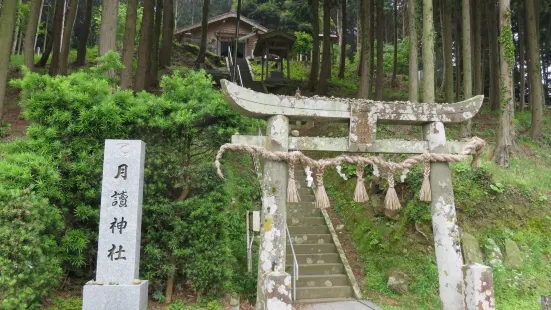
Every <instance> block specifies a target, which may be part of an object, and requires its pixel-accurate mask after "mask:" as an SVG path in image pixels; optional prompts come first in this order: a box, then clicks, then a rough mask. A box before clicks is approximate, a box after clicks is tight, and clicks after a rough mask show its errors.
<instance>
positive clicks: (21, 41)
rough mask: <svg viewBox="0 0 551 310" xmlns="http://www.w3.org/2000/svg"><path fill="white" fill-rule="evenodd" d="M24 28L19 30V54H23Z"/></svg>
mask: <svg viewBox="0 0 551 310" xmlns="http://www.w3.org/2000/svg"><path fill="white" fill-rule="evenodd" d="M23 37H24V34H23V28H21V30H20V31H19V39H18V40H17V55H21V53H22V50H23Z"/></svg>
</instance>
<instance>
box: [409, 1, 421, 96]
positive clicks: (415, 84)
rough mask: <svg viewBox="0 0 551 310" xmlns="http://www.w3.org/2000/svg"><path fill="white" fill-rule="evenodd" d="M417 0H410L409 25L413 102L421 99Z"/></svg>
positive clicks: (410, 84) (410, 75) (410, 89)
mask: <svg viewBox="0 0 551 310" xmlns="http://www.w3.org/2000/svg"><path fill="white" fill-rule="evenodd" d="M416 3H417V0H408V27H409V95H408V99H409V101H411V102H417V101H419V81H418V71H419V50H418V46H419V43H418V39H417V10H416Z"/></svg>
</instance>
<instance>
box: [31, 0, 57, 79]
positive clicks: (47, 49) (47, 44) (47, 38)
mask: <svg viewBox="0 0 551 310" xmlns="http://www.w3.org/2000/svg"><path fill="white" fill-rule="evenodd" d="M54 7H55V1H54ZM50 19H51V4H49V5H48V15H47V19H46V33H44V50H43V51H42V56H41V57H40V60H39V61H38V62H37V63H36V64H35V68H42V67H44V66H45V65H46V63H47V62H48V59H49V58H50V54H51V53H52V45H53V44H52V41H53V38H52V25H51V24H49V23H48V20H50Z"/></svg>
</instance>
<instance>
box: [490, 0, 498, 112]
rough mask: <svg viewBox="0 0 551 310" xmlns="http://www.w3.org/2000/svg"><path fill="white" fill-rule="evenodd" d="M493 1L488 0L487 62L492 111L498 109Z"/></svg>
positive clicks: (496, 48)
mask: <svg viewBox="0 0 551 310" xmlns="http://www.w3.org/2000/svg"><path fill="white" fill-rule="evenodd" d="M496 9H497V8H496V5H495V3H494V2H493V1H488V9H487V12H488V53H489V56H490V57H489V58H488V62H489V64H490V70H489V72H490V76H489V77H488V78H489V81H490V91H489V95H490V98H489V102H490V107H491V109H492V111H496V110H497V109H499V48H498V42H497V40H498V38H497V37H498V35H499V34H498V32H497V28H498V25H497V12H496Z"/></svg>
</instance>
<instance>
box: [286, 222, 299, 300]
mask: <svg viewBox="0 0 551 310" xmlns="http://www.w3.org/2000/svg"><path fill="white" fill-rule="evenodd" d="M285 229H286V230H287V238H289V244H290V245H291V252H293V300H297V280H298V261H297V255H296V254H295V247H293V239H292V238H291V233H290V232H289V227H288V226H287V225H285Z"/></svg>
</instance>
